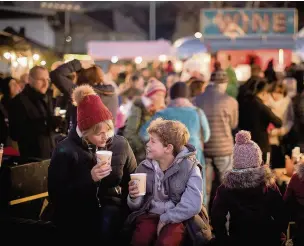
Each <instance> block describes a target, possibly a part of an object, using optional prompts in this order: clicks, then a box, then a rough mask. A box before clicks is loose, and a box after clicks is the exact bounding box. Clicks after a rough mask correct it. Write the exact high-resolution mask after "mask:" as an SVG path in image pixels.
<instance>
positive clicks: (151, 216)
mask: <svg viewBox="0 0 304 246" xmlns="http://www.w3.org/2000/svg"><path fill="white" fill-rule="evenodd" d="M148 133H149V137H150V140H149V142H148V143H147V149H146V150H147V156H146V160H144V161H143V162H142V163H141V164H140V165H139V166H138V168H137V170H136V173H146V174H147V182H146V194H145V195H144V196H139V190H138V186H137V182H134V181H130V183H129V197H128V205H129V207H130V209H131V210H132V211H133V213H132V214H131V215H130V216H129V218H128V222H129V223H133V222H135V226H136V228H135V231H134V233H133V238H132V245H134V246H139V245H147V246H148V245H157V246H160V245H167V246H175V245H180V244H181V242H182V241H183V238H184V234H185V233H184V232H185V226H184V224H183V222H185V221H186V220H188V219H190V218H192V217H193V216H195V215H196V214H198V213H199V212H200V210H201V207H202V202H203V201H202V197H203V194H202V193H203V192H202V191H203V181H202V175H201V172H200V168H199V166H200V164H199V162H198V161H197V159H196V156H195V148H194V147H193V146H191V145H188V144H187V143H188V141H189V137H190V136H189V132H188V129H187V128H186V126H185V125H184V124H182V123H181V122H178V121H172V120H163V119H160V118H158V119H156V120H154V121H152V122H151V124H150V126H149V128H148Z"/></svg>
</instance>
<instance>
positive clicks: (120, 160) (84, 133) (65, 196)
mask: <svg viewBox="0 0 304 246" xmlns="http://www.w3.org/2000/svg"><path fill="white" fill-rule="evenodd" d="M72 97H73V101H74V103H75V105H77V127H75V128H73V129H72V130H71V131H70V132H69V135H68V137H67V138H66V139H65V140H63V141H62V142H60V143H59V144H58V145H57V147H56V149H55V150H54V152H53V156H52V159H51V163H50V166H49V175H48V191H49V199H50V204H51V207H52V208H53V210H54V214H53V222H54V223H55V225H56V227H57V228H58V230H59V233H60V234H59V235H60V236H61V237H64V238H65V239H68V240H69V242H71V241H73V242H79V240H84V239H85V240H86V242H88V241H89V242H94V243H95V242H102V243H104V245H108V243H109V242H110V241H111V242H112V239H113V238H114V237H116V238H117V232H118V231H119V230H120V228H121V227H122V225H123V222H124V219H125V218H126V216H127V214H128V206H127V196H128V183H129V181H130V174H131V173H133V172H134V171H135V169H136V167H137V163H136V160H135V157H134V154H133V152H132V150H131V148H130V146H129V144H128V142H127V140H126V139H125V138H123V137H121V136H116V135H114V124H113V119H112V115H111V113H110V111H109V110H108V109H107V108H106V107H105V105H104V104H103V103H102V101H101V99H100V97H99V96H98V95H96V93H95V92H94V90H93V88H92V87H90V86H88V85H83V86H79V87H77V88H76V89H75V90H74V92H73V95H72Z"/></svg>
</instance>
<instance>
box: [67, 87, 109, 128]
mask: <svg viewBox="0 0 304 246" xmlns="http://www.w3.org/2000/svg"><path fill="white" fill-rule="evenodd" d="M72 99H73V103H74V105H75V106H77V126H78V127H79V130H80V131H84V130H88V129H90V128H91V127H92V126H94V125H96V124H97V123H100V122H102V121H106V120H113V116H112V114H111V112H110V111H109V110H108V108H107V107H106V106H105V105H104V104H103V102H102V101H101V99H100V97H99V96H98V95H96V93H95V91H94V89H93V88H92V87H91V86H89V85H81V86H78V87H76V89H75V90H74V91H73V94H72Z"/></svg>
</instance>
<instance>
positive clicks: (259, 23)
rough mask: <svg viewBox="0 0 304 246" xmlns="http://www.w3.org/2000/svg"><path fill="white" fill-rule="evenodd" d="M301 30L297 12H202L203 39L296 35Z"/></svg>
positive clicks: (289, 10)
mask: <svg viewBox="0 0 304 246" xmlns="http://www.w3.org/2000/svg"><path fill="white" fill-rule="evenodd" d="M297 31H298V12H297V10H296V9H292V8H290V9H286V8H284V9H212V10H201V33H202V34H203V37H221V36H222V37H224V36H228V37H231V38H236V37H242V36H261V35H262V36H264V35H293V34H295V33H297Z"/></svg>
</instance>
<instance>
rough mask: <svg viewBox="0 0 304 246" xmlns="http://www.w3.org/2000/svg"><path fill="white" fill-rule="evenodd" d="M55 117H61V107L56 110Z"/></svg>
mask: <svg viewBox="0 0 304 246" xmlns="http://www.w3.org/2000/svg"><path fill="white" fill-rule="evenodd" d="M54 114H55V116H60V107H56V108H55V110H54Z"/></svg>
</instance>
